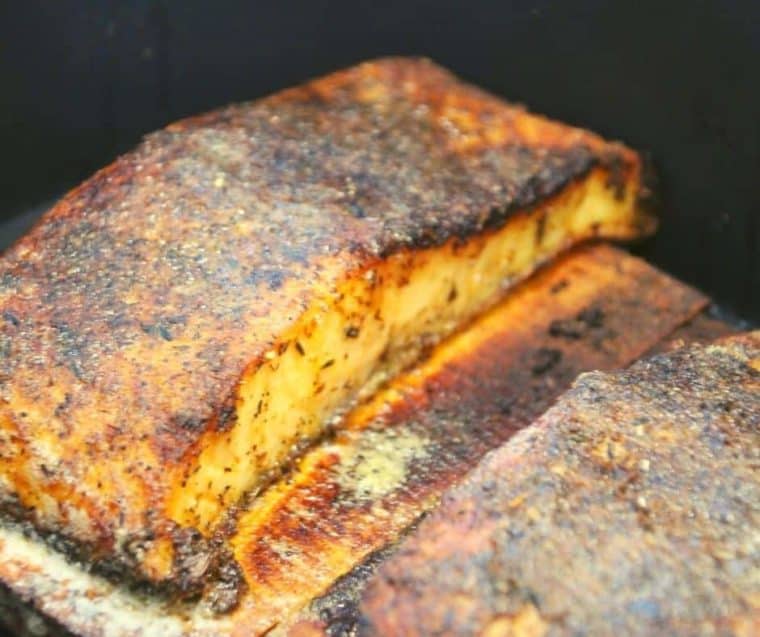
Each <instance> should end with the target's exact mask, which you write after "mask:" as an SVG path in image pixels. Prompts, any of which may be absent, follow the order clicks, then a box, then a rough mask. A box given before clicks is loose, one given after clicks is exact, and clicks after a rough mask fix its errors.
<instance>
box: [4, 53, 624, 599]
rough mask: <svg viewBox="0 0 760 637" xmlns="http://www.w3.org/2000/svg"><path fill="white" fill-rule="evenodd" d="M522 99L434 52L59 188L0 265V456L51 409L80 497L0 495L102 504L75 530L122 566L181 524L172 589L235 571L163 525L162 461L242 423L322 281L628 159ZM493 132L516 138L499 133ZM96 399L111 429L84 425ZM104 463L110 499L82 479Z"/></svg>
mask: <svg viewBox="0 0 760 637" xmlns="http://www.w3.org/2000/svg"><path fill="white" fill-rule="evenodd" d="M450 108H451V109H454V110H452V111H451V112H452V113H454V112H455V111H456V112H458V111H457V109H458V110H459V111H467V112H468V113H471V114H473V116H474V118H475V120H476V122H477V125H476V130H475V137H476V138H477V139H476V140H475V142H473V143H470V144H469V145H464V146H463V145H459V144H460V142H463V140H464V141H467V139H468V138H467V136H468V135H471V133H472V131H469V132H468V131H463V130H459V129H458V125H457V124H456V122H454V121H452V120H451V119H450V118H449V117H448V115H447V114H448V113H449V111H448V110H447V109H450ZM521 114H522V111H521V110H520V109H517V108H513V107H510V106H508V105H506V104H505V103H504V102H502V101H500V100H497V99H495V98H493V97H491V96H489V95H487V94H485V93H483V92H481V91H479V90H477V89H474V88H472V87H469V86H467V85H464V84H462V83H460V82H458V80H456V79H455V78H454V77H453V76H451V75H450V74H448V73H447V72H445V71H443V70H441V69H439V68H437V67H436V66H434V65H433V64H431V63H430V62H427V61H424V60H419V61H410V60H385V61H380V62H377V63H374V64H367V65H362V66H360V67H356V68H355V69H351V70H349V71H346V72H343V73H339V74H335V75H333V76H329V77H328V78H325V79H323V80H318V81H316V82H314V83H311V84H308V85H306V86H304V87H301V88H296V89H291V90H289V91H285V92H283V93H280V94H278V95H276V96H274V97H271V98H267V99H264V100H261V101H258V102H254V103H251V104H246V105H241V106H232V107H229V108H225V109H222V110H219V111H216V112H214V113H210V114H208V115H204V116H201V117H197V118H194V119H190V120H185V121H183V122H180V123H178V124H175V125H173V126H170V127H169V128H168V129H166V130H164V131H161V132H158V133H155V134H153V135H150V136H149V137H147V138H146V140H145V141H144V142H143V143H142V144H141V145H140V146H139V147H138V148H137V149H136V150H135V151H134V152H132V153H130V154H128V155H125V156H124V157H121V158H119V159H118V160H117V161H116V162H115V163H114V164H112V165H111V166H109V167H108V168H106V169H104V170H102V171H101V172H99V173H97V174H96V175H95V176H94V177H93V178H91V179H90V180H88V181H87V182H85V183H84V184H83V185H82V186H80V187H79V188H78V189H76V190H74V191H73V192H72V193H70V194H69V195H68V196H66V197H65V198H64V199H63V200H62V201H61V202H60V203H59V204H58V205H57V206H56V207H55V208H54V209H53V210H52V211H51V212H49V213H48V214H47V215H46V216H45V217H44V218H43V220H42V221H41V222H40V223H39V224H38V225H37V226H36V227H35V228H34V229H33V230H32V232H31V233H30V234H28V235H27V236H26V237H25V238H23V239H22V240H21V241H20V242H18V243H17V244H15V245H14V246H13V247H12V248H11V249H10V250H9V251H8V252H7V253H6V254H5V255H4V257H3V260H2V264H0V307H1V308H2V320H1V321H0V353H1V354H2V356H0V381H1V384H0V400H2V401H3V402H5V403H6V405H10V406H11V407H10V410H11V411H9V412H8V415H7V427H8V431H7V433H6V438H5V440H6V442H4V446H5V450H4V451H0V461H3V462H6V461H8V460H13V459H14V458H16V459H18V458H21V457H24V456H25V454H28V453H29V452H28V449H30V448H33V447H34V444H35V443H34V440H35V436H36V435H37V432H38V429H37V427H36V426H35V422H39V421H40V420H41V419H42V420H44V422H45V423H46V427H47V431H48V432H49V435H50V437H51V439H53V440H55V441H56V442H55V444H56V445H60V446H63V447H65V448H66V449H68V450H69V451H68V452H67V454H68V455H66V454H64V460H63V461H62V462H60V463H59V464H53V465H51V464H46V463H45V462H38V465H37V470H38V471H39V472H41V473H42V474H44V476H45V480H46V483H47V485H48V487H49V489H50V492H51V493H54V494H56V497H57V498H58V499H59V500H60V501H66V500H68V502H69V503H70V505H69V506H70V510H69V511H66V510H64V511H62V512H59V515H58V516H57V517H56V516H54V517H53V518H48V519H41V518H40V517H39V515H38V513H39V511H38V506H37V505H36V504H35V505H33V506H31V507H30V508H29V509H28V510H26V511H23V512H20V507H19V505H18V502H17V499H16V497H15V496H14V494H12V493H0V503H2V504H0V507H2V508H3V509H4V510H5V513H6V514H8V515H11V516H13V517H15V518H21V519H28V520H30V521H31V522H33V523H34V525H35V526H36V527H37V529H38V530H40V531H43V532H55V533H58V532H59V531H60V532H62V533H63V534H64V535H67V534H71V533H72V529H73V528H74V522H72V521H71V516H70V513H71V512H72V511H76V510H77V509H80V510H84V511H87V512H88V513H89V515H90V518H91V521H93V523H94V525H95V526H94V527H92V528H89V529H87V530H86V531H82V530H81V529H79V530H78V531H76V533H74V535H76V536H77V537H76V540H77V544H78V546H80V547H82V546H84V547H85V550H84V552H85V553H86V554H87V555H88V560H94V561H98V560H101V564H102V565H103V566H104V568H106V569H109V570H110V569H116V570H117V571H118V572H120V573H121V572H122V571H123V570H124V569H125V568H126V569H127V570H133V569H137V570H138V571H139V569H140V568H141V566H140V560H141V554H142V551H141V548H140V547H141V543H142V542H150V541H151V540H152V539H153V537H154V536H155V535H156V534H158V535H164V536H169V537H171V538H172V542H173V544H174V546H175V548H176V549H178V550H180V552H179V559H178V562H177V564H176V565H175V568H174V572H173V575H172V578H173V580H174V581H173V582H172V583H171V587H173V588H174V589H176V590H175V591H174V592H177V591H178V592H180V593H183V594H194V593H195V592H197V591H198V590H199V589H198V587H199V586H202V582H203V581H204V580H205V579H208V578H211V579H214V578H217V577H218V576H219V574H220V573H224V572H227V571H229V569H232V570H234V565H233V566H230V564H229V562H228V561H227V560H225V559H220V558H219V557H218V555H219V552H218V550H217V544H216V540H214V539H213V538H212V539H211V540H206V539H203V538H202V537H200V535H199V534H197V533H194V532H193V531H192V530H188V529H180V528H177V527H176V525H174V524H173V523H172V522H169V521H167V520H166V519H165V517H164V515H163V512H162V510H161V507H162V504H161V502H162V500H161V498H162V497H163V495H164V492H163V491H162V489H163V488H164V486H163V485H165V483H166V477H165V476H166V475H167V474H172V472H177V471H180V472H181V471H182V468H183V467H185V466H187V464H188V462H189V461H190V460H191V459H192V458H193V457H194V456H195V454H197V452H198V450H197V448H196V446H195V444H196V443H197V441H198V440H199V439H200V437H201V436H202V434H203V433H204V432H205V431H208V430H210V429H214V428H216V429H217V430H220V431H223V430H225V429H226V428H228V427H229V426H231V424H232V423H231V422H230V421H229V417H230V415H233V416H234V414H233V412H232V407H231V403H230V401H231V397H232V396H233V395H234V390H235V386H236V383H237V381H238V379H239V378H240V375H241V373H242V372H243V370H245V369H246V367H247V366H250V365H251V364H256V363H255V361H256V360H257V358H258V360H259V361H261V360H262V359H261V357H262V356H263V353H264V352H265V351H266V350H267V349H268V347H270V346H271V345H272V343H274V341H275V338H276V336H277V335H278V334H280V333H282V331H283V330H284V329H285V328H286V327H287V326H288V325H291V324H292V323H293V322H294V321H295V319H296V318H297V317H298V316H299V315H300V313H301V312H302V311H303V310H304V309H305V308H306V307H307V306H308V304H309V302H310V300H311V295H312V294H313V292H312V291H313V290H314V289H315V288H324V289H334V287H335V284H336V282H337V281H338V279H339V277H344V276H345V275H346V273H347V272H353V271H360V270H362V269H364V268H369V267H371V265H372V264H373V263H374V262H376V260H377V259H380V258H383V257H384V256H387V255H389V254H391V253H394V252H399V251H403V250H407V249H418V248H421V247H427V246H435V245H441V244H443V243H445V242H446V241H449V240H452V239H457V238H461V239H463V238H466V237H469V236H471V235H473V234H476V233H479V232H482V231H484V230H487V229H489V228H496V227H499V226H500V225H502V224H503V223H504V222H505V221H506V219H508V218H509V217H510V216H511V215H513V214H515V213H516V212H517V211H522V210H526V209H529V208H530V207H531V206H532V205H534V204H536V203H538V202H540V201H542V200H544V199H546V198H547V197H550V196H551V195H552V194H554V193H557V192H558V191H560V190H561V189H562V188H563V187H564V186H565V185H567V184H568V183H571V182H572V181H574V180H577V179H580V178H582V177H583V176H585V175H587V174H588V172H589V171H590V170H592V169H593V168H594V167H595V166H597V165H600V166H606V167H608V168H610V167H612V168H614V167H615V166H617V168H615V169H614V170H611V172H610V174H611V175H612V176H613V179H614V175H615V174H616V172H615V171H616V170H620V165H621V164H622V165H625V162H626V161H627V160H628V158H629V155H627V154H626V152H627V151H626V152H624V151H623V149H622V147H620V148H618V147H617V146H615V145H610V144H604V143H603V142H602V141H601V140H600V139H599V138H597V137H595V136H593V135H591V134H589V133H586V132H583V131H578V130H575V129H570V128H569V127H565V126H559V125H553V124H549V123H548V122H547V123H546V127H547V130H546V135H545V140H544V139H542V140H541V143H536V141H535V140H531V139H528V138H524V135H523V133H522V132H521V131H520V130H518V129H517V128H516V127H515V125H514V122H515V120H516V118H517V117H518V115H521ZM489 127H497V128H498V127H501V128H503V129H504V130H506V131H507V132H508V136H507V139H508V142H500V143H493V144H492V143H491V142H489V140H488V139H487V136H486V135H485V133H486V131H487V130H488V129H489ZM347 337H348V338H350V337H351V336H350V335H348V334H347ZM295 346H296V347H298V344H296V345H295ZM252 360H253V361H254V363H252V362H251V361H252ZM259 364H260V363H259ZM51 388H52V389H51ZM19 396H21V397H23V402H24V405H26V406H25V407H24V406H22V407H18V404H19V403H18V400H16V399H17V398H18V397H19ZM83 414H86V415H87V416H88V417H90V418H93V417H95V416H96V415H97V421H98V424H97V426H95V425H91V426H89V427H86V428H84V429H82V428H81V427H80V425H79V423H80V421H81V419H82V415H83ZM42 455H43V456H44V453H42ZM111 463H113V464H112V466H111ZM95 465H98V466H103V465H106V466H109V467H110V469H109V470H110V471H112V472H113V474H112V476H111V480H112V481H113V484H111V485H110V486H109V488H115V489H117V492H116V493H114V492H109V493H108V494H107V495H105V496H103V497H102V498H97V497H95V498H92V497H89V496H87V497H86V496H84V495H82V493H81V492H80V491H79V490H78V485H80V484H83V483H86V481H87V471H88V467H90V466H95ZM21 482H23V480H21ZM114 485H118V486H117V487H114ZM97 486H98V488H100V486H101V485H100V484H98V485H97ZM119 489H121V490H119ZM135 502H143V503H144V506H142V509H141V510H134V509H132V510H130V508H129V507H130V506H132V507H134V503H135ZM120 528H124V529H128V530H129V533H130V535H129V537H128V538H127V539H126V540H125V541H123V542H122V541H119V542H117V538H116V531H118V530H119V529H120ZM141 528H142V529H144V530H143V531H139V532H138V531H135V529H141ZM188 547H191V548H192V551H189V550H188ZM114 551H115V554H116V558H115V559H114V558H113V555H114ZM74 552H75V553H77V552H78V550H77V551H74ZM184 553H192V554H193V555H194V556H195V557H193V558H192V559H190V558H188V560H189V561H188V560H185V561H183V558H182V554H184ZM199 555H200V556H201V557H200V558H199V557H198V556H199ZM212 555H213V556H215V557H211V556H212ZM144 576H145V573H140V574H139V575H138V577H144ZM233 579H234V578H233Z"/></svg>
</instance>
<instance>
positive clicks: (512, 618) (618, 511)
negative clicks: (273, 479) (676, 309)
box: [360, 332, 760, 635]
mask: <svg viewBox="0 0 760 637" xmlns="http://www.w3.org/2000/svg"><path fill="white" fill-rule="evenodd" d="M759 448H760V332H754V333H750V334H747V335H743V336H738V337H732V338H730V339H727V340H726V341H722V342H720V343H719V344H717V345H712V346H696V345H695V346H690V347H687V348H684V349H680V350H676V351H673V352H670V353H667V354H661V355H658V356H655V357H653V358H651V359H648V360H644V361H642V362H639V363H636V364H635V365H634V366H633V367H631V368H630V369H629V370H628V371H624V372H619V373H614V374H604V373H600V372H593V373H590V374H585V375H583V376H581V377H580V378H579V380H578V381H576V383H575V385H574V387H573V389H571V390H570V391H569V392H567V393H566V394H565V395H564V396H563V397H562V398H561V399H560V400H559V401H558V403H557V404H556V405H555V406H554V407H553V408H551V409H550V410H549V411H548V412H546V413H545V414H544V415H543V416H542V417H541V418H539V419H538V420H537V421H536V423H534V425H532V426H531V427H529V428H528V429H526V430H524V431H522V432H521V433H520V434H518V435H517V436H516V437H514V438H513V439H512V440H511V441H510V442H509V443H507V444H506V445H505V446H504V447H502V448H501V449H499V450H498V451H495V452H493V453H492V454H491V455H490V456H488V457H487V458H486V459H485V460H484V462H483V463H481V465H480V466H479V467H478V469H477V470H476V471H475V472H474V473H473V474H472V475H471V476H470V477H469V478H468V479H467V480H466V481H465V482H464V483H463V484H462V485H461V486H459V487H457V488H455V489H454V490H453V491H452V492H451V493H449V495H448V496H447V497H446V498H445V500H444V503H443V505H442V507H441V509H439V510H438V511H437V512H436V513H434V514H433V515H432V516H430V518H428V519H427V520H426V521H424V522H423V523H422V524H421V525H420V527H419V529H418V531H417V532H416V533H415V534H414V535H413V536H412V537H411V539H410V541H409V542H407V543H406V544H403V545H402V546H401V547H400V548H399V549H398V550H397V552H396V554H395V556H394V557H392V558H391V559H390V561H388V562H386V563H385V564H384V565H382V566H381V567H380V570H379V576H378V577H376V578H375V579H374V581H372V582H371V583H370V586H369V589H368V590H367V592H366V593H365V596H364V603H363V607H362V610H363V613H364V615H363V618H362V621H361V622H360V625H361V626H363V628H362V630H360V633H362V634H368V635H369V634H378V635H387V634H404V635H429V634H446V635H473V634H484V635H485V634H487V635H491V634H493V635H501V634H513V633H512V632H510V630H514V631H516V632H515V633H514V634H523V633H522V632H520V630H518V628H520V629H521V630H524V631H525V633H524V634H530V635H533V634H537V635H538V634H540V635H544V634H546V635H597V634H613V633H615V634H625V635H651V634H668V635H682V634H683V635H694V634H720V635H751V634H757V633H756V629H757V628H758V621H760V609H759V608H758V605H757V604H758V602H757V597H756V595H757V590H758V589H757V584H758V581H757V573H758V571H759V569H760V551H759V550H758V545H757V541H756V538H754V537H753V533H754V532H755V530H756V529H757V526H758V522H760V510H759V509H758V502H760V483H758V481H757V476H756V466H757V460H758V449H759ZM753 596H754V597H753ZM753 627H754V628H753ZM531 631H533V632H531Z"/></svg>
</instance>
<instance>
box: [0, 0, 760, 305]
mask: <svg viewBox="0 0 760 637" xmlns="http://www.w3.org/2000/svg"><path fill="white" fill-rule="evenodd" d="M387 54H415V55H427V56H430V57H432V58H434V59H435V60H437V61H439V62H440V63H442V64H444V65H446V66H448V67H450V68H452V69H453V70H455V71H456V72H457V73H459V74H460V75H462V76H464V77H466V78H467V79H469V80H471V81H473V82H476V83H478V84H481V85H483V86H484V87H486V88H488V89H490V90H491V91H493V92H495V93H498V94H499V95H503V96H505V97H507V98H509V99H512V100H516V101H521V102H524V103H526V104H527V105H529V106H530V107H531V108H533V109H534V110H536V111H539V112H542V113H546V114H549V115H551V116H553V117H556V118H559V119H562V120H565V121H567V122H571V123H575V124H580V125H583V126H587V127H590V128H593V129H595V130H597V131H599V132H600V133H602V134H604V135H606V136H609V137H614V138H619V139H622V140H624V141H626V142H628V143H629V144H631V145H633V146H635V147H637V148H640V149H644V150H648V151H651V153H652V155H653V157H654V159H655V161H656V165H657V167H658V168H659V173H660V175H661V182H662V184H661V192H662V196H663V200H664V215H665V219H664V222H663V224H662V230H661V232H660V233H659V235H658V236H657V237H656V238H655V239H653V240H651V241H649V242H648V243H647V244H646V245H644V246H643V247H642V248H641V249H640V250H641V251H642V252H643V254H645V256H647V257H648V258H650V259H651V260H653V261H654V262H656V263H657V264H659V265H661V266H662V267H664V268H665V269H667V270H668V271H670V272H672V273H674V274H676V275H677V276H679V277H681V278H683V279H685V280H687V281H690V282H692V283H694V284H696V285H698V286H700V287H702V288H703V289H705V290H706V291H708V292H709V293H711V294H712V295H714V297H716V298H717V299H718V300H719V301H721V302H722V303H724V304H727V305H728V306H729V307H732V308H733V309H735V310H736V311H738V312H739V313H741V314H744V315H745V316H747V317H750V318H754V319H756V320H757V319H760V294H759V293H758V291H760V255H759V252H760V248H759V246H760V218H759V217H760V186H759V185H758V180H759V179H760V70H758V69H759V67H760V65H759V64H758V63H759V62H760V2H757V1H756V0H747V1H738V0H734V1H729V0H714V1H709V2H698V1H695V0H689V1H686V0H666V1H662V0H660V1H658V2H649V1H644V2H642V1H639V2H634V1H628V2H611V1H609V0H606V1H605V0H591V1H581V0H575V1H573V2H569V1H565V0H532V1H529V2H515V1H512V2H448V1H445V0H437V1H435V2H422V1H417V0H415V1H412V0H407V1H405V2H394V1H386V2H367V1H361V0H354V1H353V2H341V1H333V2H329V3H327V2H318V1H315V0H312V1H311V2H275V1H272V2H252V1H248V2H224V1H217V2H212V1H207V2H200V1H195V0H182V1H180V0H178V1H176V2H168V1H167V2H160V1H148V0H144V1H133V2H124V1H122V2H115V1H112V0H93V1H91V2H70V1H56V2H51V1H45V2H41V1H37V2H35V1H26V2H10V1H9V0H0V142H1V144H0V213H1V214H2V216H3V217H4V218H11V217H14V216H16V215H18V214H20V213H22V212H25V211H28V210H29V209H30V208H33V207H37V208H39V207H40V206H44V205H46V203H47V202H49V201H50V199H51V198H54V197H56V196H57V195H59V194H60V193H61V192H62V191H63V190H65V189H66V188H68V187H70V186H72V185H74V184H75V183H77V182H78V181H80V180H81V179H83V178H84V177H86V176H87V175H88V174H89V173H91V172H92V171H93V170H95V169H97V168H98V167H100V166H102V165H104V164H106V163H107V162H108V161H110V160H111V159H112V158H113V157H114V156H115V155H116V154H117V153H120V152H123V151H124V150H126V149H128V148H129V147H130V146H132V145H134V144H135V143H136V142H137V140H138V139H139V137H140V135H141V134H142V133H144V132H147V131H150V130H151V129H155V128H157V127H160V126H162V125H163V124H165V123H167V122H169V121H171V120H173V119H176V118H178V117H181V116H183V115H188V114H191V113H195V112H198V111H202V110H205V109H209V108H212V107H214V106H217V105H221V104H224V103H226V102H230V101H235V100H245V99H250V98H254V97H258V96H261V95H264V94H266V93H269V92H271V91H274V90H276V89H279V88H282V87H284V86H287V85H290V84H293V83H296V82H299V81H301V80H303V79H306V78H308V77H311V76H314V75H318V74H321V73H324V72H327V71H330V70H332V69H335V68H338V67H343V66H346V65H349V64H352V63H354V62H356V61H358V60H362V59H366V58H370V57H374V56H380V55H387ZM27 214H29V213H27ZM32 214H33V213H32ZM26 223H27V221H26V220H23V219H22V220H21V221H17V222H16V223H15V224H12V225H11V226H8V225H6V226H4V235H3V236H2V237H1V238H0V240H1V241H2V243H3V244H5V243H7V242H8V241H9V240H10V239H11V238H12V236H13V235H14V234H15V233H17V232H18V231H19V229H20V228H22V227H23V226H24V225H25V224H26Z"/></svg>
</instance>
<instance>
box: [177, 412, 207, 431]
mask: <svg viewBox="0 0 760 637" xmlns="http://www.w3.org/2000/svg"><path fill="white" fill-rule="evenodd" d="M171 422H172V424H173V425H176V426H177V427H180V428H181V429H184V430H186V431H193V432H199V431H202V430H203V429H204V426H205V424H206V420H205V419H204V418H203V417H201V416H199V415H198V414H192V413H178V414H175V415H174V416H172V418H171Z"/></svg>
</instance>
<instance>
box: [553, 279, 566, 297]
mask: <svg viewBox="0 0 760 637" xmlns="http://www.w3.org/2000/svg"><path fill="white" fill-rule="evenodd" d="M569 285H570V281H568V280H567V279H562V280H561V281H557V282H556V283H555V284H554V285H552V287H551V288H550V289H549V292H551V293H552V294H559V293H560V292H562V290H564V289H565V288H567V287H568V286H569Z"/></svg>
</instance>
